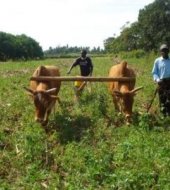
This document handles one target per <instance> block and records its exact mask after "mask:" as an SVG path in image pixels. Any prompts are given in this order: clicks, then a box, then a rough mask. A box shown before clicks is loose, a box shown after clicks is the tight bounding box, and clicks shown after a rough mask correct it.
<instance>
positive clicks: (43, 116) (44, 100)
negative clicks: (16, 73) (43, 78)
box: [25, 88, 58, 126]
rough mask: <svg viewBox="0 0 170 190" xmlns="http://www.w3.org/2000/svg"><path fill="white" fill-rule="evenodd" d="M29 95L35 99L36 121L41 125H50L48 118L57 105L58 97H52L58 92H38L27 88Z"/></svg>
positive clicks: (54, 89) (52, 90)
mask: <svg viewBox="0 0 170 190" xmlns="http://www.w3.org/2000/svg"><path fill="white" fill-rule="evenodd" d="M25 90H26V91H28V93H29V95H30V96H31V97H32V98H33V101H34V105H35V108H36V111H35V121H37V122H40V123H41V125H43V126H45V125H46V124H47V123H48V116H49V114H50V112H51V109H52V107H53V106H54V105H55V102H56V99H58V97H57V96H55V95H52V94H53V93H54V92H56V88H52V89H49V90H43V91H36V90H32V89H30V88H25Z"/></svg>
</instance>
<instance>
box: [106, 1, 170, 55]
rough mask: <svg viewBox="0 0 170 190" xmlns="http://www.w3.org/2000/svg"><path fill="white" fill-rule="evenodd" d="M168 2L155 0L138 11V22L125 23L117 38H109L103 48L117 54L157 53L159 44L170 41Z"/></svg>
mask: <svg viewBox="0 0 170 190" xmlns="http://www.w3.org/2000/svg"><path fill="white" fill-rule="evenodd" d="M169 10H170V1H169V0H155V1H154V2H153V3H151V4H149V5H147V6H145V7H144V9H141V10H140V11H139V15H138V21H137V22H134V23H132V24H129V22H127V23H126V24H125V26H123V27H122V31H121V33H120V35H119V36H117V37H115V36H114V37H109V38H108V39H106V40H105V43H104V46H105V50H106V51H107V52H113V53H118V52H121V51H125V52H126V51H131V50H136V49H144V50H145V51H146V52H147V51H153V50H154V51H157V50H158V49H159V46H160V44H163V43H167V44H168V45H170V44H169V41H170V32H169V22H170V11H169Z"/></svg>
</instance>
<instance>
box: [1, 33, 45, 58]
mask: <svg viewBox="0 0 170 190" xmlns="http://www.w3.org/2000/svg"><path fill="white" fill-rule="evenodd" d="M42 57H43V51H42V48H41V47H40V46H39V44H38V43H37V42H36V41H35V40H34V39H32V38H30V37H27V36H26V35H17V36H14V35H12V34H8V33H5V32H0V61H6V60H9V59H12V60H15V59H24V60H27V59H36V58H42Z"/></svg>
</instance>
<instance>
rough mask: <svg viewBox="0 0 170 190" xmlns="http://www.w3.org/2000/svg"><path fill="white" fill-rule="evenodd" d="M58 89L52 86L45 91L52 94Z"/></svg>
mask: <svg viewBox="0 0 170 190" xmlns="http://www.w3.org/2000/svg"><path fill="white" fill-rule="evenodd" d="M56 90H57V88H51V89H49V90H46V91H45V93H47V94H52V93H55V92H56Z"/></svg>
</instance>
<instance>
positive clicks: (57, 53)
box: [44, 45, 104, 57]
mask: <svg viewBox="0 0 170 190" xmlns="http://www.w3.org/2000/svg"><path fill="white" fill-rule="evenodd" d="M82 49H86V50H87V52H88V53H90V54H103V53H104V50H103V49H101V48H100V47H97V48H96V47H93V48H92V49H90V47H77V46H74V47H70V46H68V45H66V46H57V47H55V48H52V47H49V49H48V50H46V51H44V56H45V57H62V56H64V57H65V56H68V57H70V56H74V55H77V54H80V52H81V50H82Z"/></svg>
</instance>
